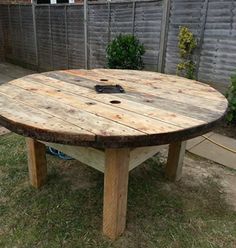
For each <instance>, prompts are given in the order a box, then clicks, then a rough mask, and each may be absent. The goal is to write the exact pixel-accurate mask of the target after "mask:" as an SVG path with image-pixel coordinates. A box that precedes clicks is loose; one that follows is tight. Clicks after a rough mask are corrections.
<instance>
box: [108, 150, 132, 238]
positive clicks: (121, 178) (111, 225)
mask: <svg viewBox="0 0 236 248" xmlns="http://www.w3.org/2000/svg"><path fill="white" fill-rule="evenodd" d="M129 160H130V149H127V148H124V149H123V148H122V149H106V151H105V173H104V204H103V233H104V235H106V236H108V237H109V238H110V239H112V240H115V239H116V238H117V237H118V236H119V235H120V234H122V233H123V231H124V229H125V226H126V211H127V195H128V178H129Z"/></svg>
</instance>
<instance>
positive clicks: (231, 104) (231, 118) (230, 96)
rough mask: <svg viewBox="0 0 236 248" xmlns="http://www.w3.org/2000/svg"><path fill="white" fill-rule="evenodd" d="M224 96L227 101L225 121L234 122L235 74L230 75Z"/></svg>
mask: <svg viewBox="0 0 236 248" xmlns="http://www.w3.org/2000/svg"><path fill="white" fill-rule="evenodd" d="M226 97H227V99H228V102H229V110H228V113H227V116H226V118H227V121H228V123H230V124H236V74H235V75H233V76H232V77H231V85H230V87H229V90H228V91H227V94H226Z"/></svg>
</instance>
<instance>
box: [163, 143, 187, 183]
mask: <svg viewBox="0 0 236 248" xmlns="http://www.w3.org/2000/svg"><path fill="white" fill-rule="evenodd" d="M185 148H186V141H183V142H175V143H171V144H170V145H169V152H168V159H167V164H166V177H167V178H168V179H169V180H171V181H178V180H180V178H181V176H182V167H183V161H184V155H185Z"/></svg>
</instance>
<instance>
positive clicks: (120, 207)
mask: <svg viewBox="0 0 236 248" xmlns="http://www.w3.org/2000/svg"><path fill="white" fill-rule="evenodd" d="M26 142H27V148H28V166H29V174H30V183H31V185H32V186H34V187H35V188H40V187H41V186H42V185H43V184H44V183H45V181H46V177H47V164H46V149H45V147H46V145H47V146H50V147H52V148H55V149H57V150H59V151H61V152H63V153H65V154H67V155H69V156H71V157H73V158H75V159H77V160H79V161H80V162H82V163H84V164H87V165H89V166H91V167H93V168H95V169H97V170H99V171H101V172H103V173H104V202H103V233H104V234H105V235H106V236H108V237H109V238H110V239H113V240H115V239H116V238H117V237H118V236H119V235H121V234H122V233H123V231H124V229H125V225H126V212H127V211H126V210H127V194H128V178H129V171H130V170H132V169H134V168H135V167H137V166H138V165H140V164H141V163H143V162H144V161H145V160H147V159H148V158H150V157H152V156H154V155H155V154H156V153H157V152H159V151H160V150H161V148H162V146H150V147H138V148H134V149H131V148H116V149H111V148H109V149H105V151H104V150H98V149H95V148H92V147H79V146H69V145H61V144H55V143H48V142H42V141H37V140H34V139H31V138H27V139H26ZM185 146H186V142H176V143H172V144H170V146H169V154H168V160H167V165H166V177H167V178H168V179H169V180H172V181H175V180H179V179H180V178H181V173H182V165H183V158H184V154H185Z"/></svg>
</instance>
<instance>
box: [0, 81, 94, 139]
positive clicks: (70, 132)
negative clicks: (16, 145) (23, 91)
mask: <svg viewBox="0 0 236 248" xmlns="http://www.w3.org/2000/svg"><path fill="white" fill-rule="evenodd" d="M1 87H2V86H1ZM0 124H1V125H3V126H5V127H7V128H8V129H9V130H11V131H13V132H16V133H19V134H24V135H26V136H31V137H34V138H40V139H45V140H51V141H53V140H58V141H59V140H60V142H62V143H67V142H69V141H70V139H72V138H73V137H74V138H77V139H78V140H80V141H81V142H82V141H94V140H95V136H94V134H93V133H91V132H88V131H86V130H84V129H82V128H80V127H77V126H75V125H74V124H69V123H68V122H66V121H64V120H63V119H58V118H56V117H54V116H52V115H50V114H47V113H45V112H42V111H39V110H37V109H35V108H32V107H29V106H27V105H23V104H22V103H20V102H19V101H15V100H14V99H11V98H9V97H6V96H5V95H2V94H1V97H0Z"/></svg>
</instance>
